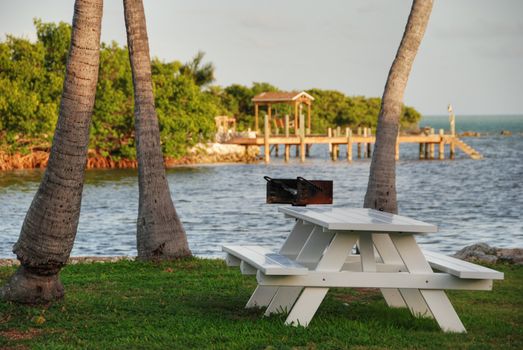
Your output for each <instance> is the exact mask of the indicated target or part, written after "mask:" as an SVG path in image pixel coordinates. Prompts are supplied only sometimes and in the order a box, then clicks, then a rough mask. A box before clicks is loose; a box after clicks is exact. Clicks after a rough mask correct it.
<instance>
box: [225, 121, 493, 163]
mask: <svg viewBox="0 0 523 350" xmlns="http://www.w3.org/2000/svg"><path fill="white" fill-rule="evenodd" d="M301 117H302V118H300V119H303V116H301ZM286 124H287V123H286ZM287 125H288V124H287ZM299 125H301V126H304V125H305V123H304V121H303V120H300V124H299ZM375 142H376V137H375V136H374V135H371V133H370V129H369V128H358V131H357V133H356V135H354V134H353V132H352V130H351V129H349V128H346V129H345V130H344V132H343V133H342V131H341V128H340V127H338V128H336V129H334V130H333V129H329V130H328V133H327V135H312V134H308V135H307V134H306V132H305V130H304V128H303V127H302V128H299V129H298V130H297V132H296V134H295V135H290V134H289V128H288V127H286V128H285V132H284V134H282V135H280V134H279V133H278V131H277V130H276V133H274V134H272V135H271V130H270V128H269V122H268V120H267V118H265V128H264V134H263V135H262V136H257V137H256V138H242V137H234V138H232V139H230V140H229V141H228V142H227V143H230V144H236V145H242V146H245V147H249V146H264V160H265V162H266V163H270V156H271V151H273V152H274V153H275V154H276V156H277V155H278V151H279V146H280V145H283V147H284V158H285V161H289V159H290V154H291V147H292V146H294V147H295V148H296V157H298V156H299V157H300V159H301V161H302V162H304V161H305V157H306V156H307V155H308V153H309V152H308V151H309V148H310V147H311V146H312V145H316V144H327V145H329V153H330V157H331V158H332V160H337V159H338V158H339V154H340V152H339V149H340V145H345V146H346V148H347V152H346V158H347V161H349V162H352V160H353V145H354V144H356V146H357V147H356V156H357V157H358V158H370V157H371V155H372V145H373V144H374V143H375ZM404 143H417V144H419V158H420V159H439V160H443V159H445V146H446V145H449V158H450V159H454V157H455V150H456V148H459V149H460V150H461V151H463V152H464V153H465V154H467V155H468V156H470V157H471V158H472V159H481V158H483V157H482V155H481V154H480V153H479V152H477V151H476V150H475V149H473V148H472V147H470V146H469V145H467V144H466V143H465V142H463V140H460V139H459V138H458V137H457V136H456V135H452V134H445V133H444V131H443V129H440V130H439V133H438V134H435V133H434V130H431V132H430V133H429V134H421V135H398V138H397V141H396V149H395V151H396V160H399V158H400V145H401V144H404ZM436 147H437V149H438V151H437V152H438V156H437V158H436V157H435V153H436Z"/></svg>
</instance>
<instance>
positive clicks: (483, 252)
mask: <svg viewBox="0 0 523 350" xmlns="http://www.w3.org/2000/svg"><path fill="white" fill-rule="evenodd" d="M453 257H455V258H458V259H462V260H466V261H470V262H476V263H487V264H496V263H503V264H513V265H523V248H496V247H491V246H489V245H488V244H486V243H477V244H473V245H470V246H468V247H465V248H463V249H461V250H459V251H458V252H457V253H455V254H454V255H453ZM135 259H136V257H135V256H77V257H71V258H69V260H68V261H67V263H68V264H69V265H76V264H92V263H114V262H118V261H134V260H135ZM18 265H20V262H19V261H18V260H17V259H0V267H1V266H18Z"/></svg>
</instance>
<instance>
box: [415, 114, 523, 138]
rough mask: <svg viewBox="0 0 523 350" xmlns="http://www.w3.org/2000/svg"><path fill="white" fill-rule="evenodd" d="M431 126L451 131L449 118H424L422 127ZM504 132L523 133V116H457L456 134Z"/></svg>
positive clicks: (493, 133) (421, 123)
mask: <svg viewBox="0 0 523 350" xmlns="http://www.w3.org/2000/svg"><path fill="white" fill-rule="evenodd" d="M424 126H430V127H432V128H434V129H436V132H437V130H439V129H445V130H449V117H448V116H427V117H423V119H422V120H421V122H420V127H424ZM503 130H508V131H511V132H513V133H522V132H523V115H495V116H491V115H479V116H478V115H463V116H462V115H456V132H457V133H462V132H465V131H477V132H480V133H483V134H487V135H495V134H499V133H500V132H501V131H503Z"/></svg>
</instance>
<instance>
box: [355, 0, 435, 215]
mask: <svg viewBox="0 0 523 350" xmlns="http://www.w3.org/2000/svg"><path fill="white" fill-rule="evenodd" d="M431 11H432V0H414V1H413V3H412V8H411V10H410V15H409V19H408V21H407V26H406V27H405V32H404V33H403V39H402V40H401V43H400V46H399V49H398V52H397V53H396V58H395V59H394V62H393V63H392V67H391V68H390V71H389V76H388V78H387V84H386V85H385V91H384V92H383V98H382V101H381V110H380V113H379V116H378V127H377V130H376V144H375V148H374V154H373V156H372V161H371V165H370V175H369V183H368V185H367V193H366V194H365V201H364V205H363V206H364V207H365V208H373V209H378V210H382V211H386V212H389V213H397V212H398V204H397V199H396V162H395V160H394V153H395V145H396V138H397V137H398V130H399V119H400V115H401V108H402V103H403V93H404V92H405V88H406V87H407V81H408V78H409V74H410V71H411V68H412V64H413V62H414V58H415V57H416V53H417V52H418V48H419V46H420V43H421V40H422V39H423V35H424V33H425V29H426V28H427V24H428V22H429V17H430V13H431Z"/></svg>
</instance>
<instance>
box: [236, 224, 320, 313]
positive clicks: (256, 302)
mask: <svg viewBox="0 0 523 350" xmlns="http://www.w3.org/2000/svg"><path fill="white" fill-rule="evenodd" d="M313 229H314V225H311V224H305V223H304V222H303V221H302V220H297V221H296V224H295V225H294V227H293V228H292V230H291V233H290V234H289V236H288V237H287V239H286V240H285V242H284V243H283V246H282V247H281V249H280V251H279V253H280V254H281V255H284V256H286V257H288V258H291V259H295V258H296V256H297V255H298V254H299V253H300V251H301V249H302V248H303V246H304V245H305V243H306V242H307V239H308V238H309V236H310V235H311V233H312V231H313ZM299 291H301V288H299ZM299 291H298V295H299ZM277 292H278V287H273V286H258V287H256V289H255V290H254V293H252V295H251V298H250V299H249V301H248V302H247V305H245V307H246V308H251V307H264V306H268V305H269V304H270V302H271V300H272V299H273V298H274V296H275V295H276V293H277ZM298 295H296V296H295V297H294V300H296V298H297V297H298ZM294 300H293V301H292V303H294ZM281 304H282V305H280V306H281V307H288V306H287V304H288V302H284V301H282V303H281ZM290 306H292V304H291V305H290ZM288 309H290V307H288Z"/></svg>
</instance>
